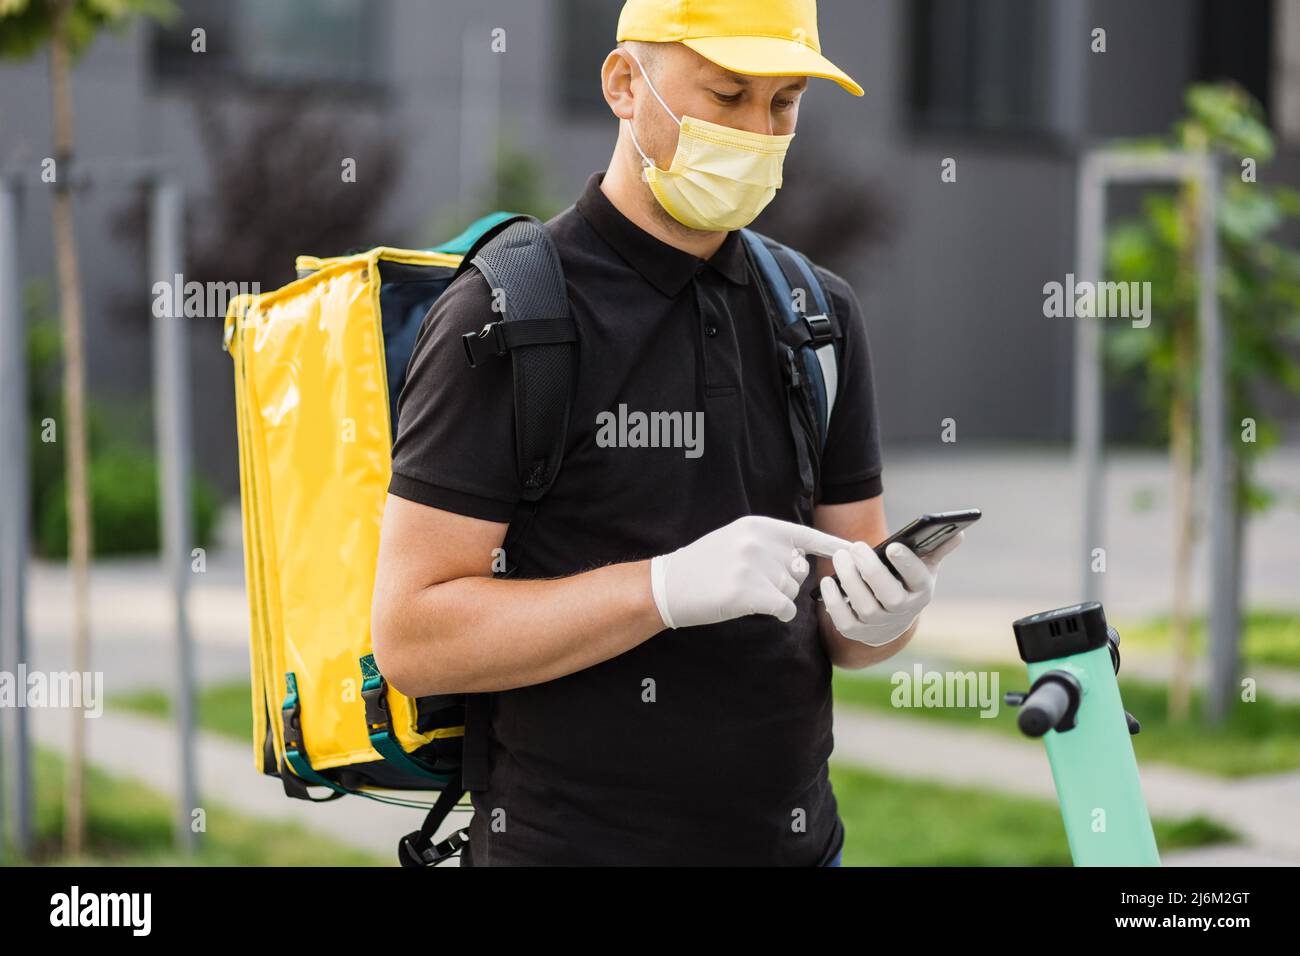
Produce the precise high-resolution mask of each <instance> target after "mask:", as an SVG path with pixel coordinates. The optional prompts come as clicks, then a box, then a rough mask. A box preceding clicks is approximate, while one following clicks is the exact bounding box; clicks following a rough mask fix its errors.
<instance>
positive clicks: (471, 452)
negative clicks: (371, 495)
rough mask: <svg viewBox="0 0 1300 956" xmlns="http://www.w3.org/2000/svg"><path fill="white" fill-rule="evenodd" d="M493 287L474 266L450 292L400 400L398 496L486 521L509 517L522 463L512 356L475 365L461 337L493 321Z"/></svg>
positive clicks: (418, 349)
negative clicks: (518, 455) (517, 442)
mask: <svg viewBox="0 0 1300 956" xmlns="http://www.w3.org/2000/svg"><path fill="white" fill-rule="evenodd" d="M493 318H499V316H494V315H493V313H492V309H491V290H490V288H489V287H488V283H487V280H485V279H484V278H483V276H482V274H481V273H479V272H478V271H476V270H472V271H469V272H466V273H465V275H463V276H461V277H460V278H458V279H457V280H456V281H455V282H453V283H452V284H451V286H449V287H448V289H447V291H446V292H444V293H443V294H442V296H441V297H440V298H439V299H438V301H437V302H436V303H434V306H433V308H432V309H430V310H429V314H428V315H426V316H425V318H424V323H423V325H422V326H421V328H420V333H419V336H418V338H417V339H416V343H415V349H414V351H413V352H412V354H411V361H410V364H409V366H408V367H407V375H406V383H405V385H403V387H402V392H401V394H400V395H399V396H398V400H397V438H396V440H395V441H394V443H393V475H392V480H391V481H390V482H389V486H388V491H389V493H390V494H393V495H396V496H398V497H400V498H406V499H408V500H410V501H415V502H418V503H420V504H424V505H428V506H430V507H433V508H440V509H442V510H444V511H452V512H455V513H457V514H462V515H466V516H468V517H471V518H481V519H484V520H486V521H499V522H509V521H510V519H511V518H512V517H513V515H514V510H515V505H516V504H517V503H518V501H519V498H520V493H521V488H520V484H519V477H518V472H517V471H516V468H515V445H514V381H513V371H512V369H511V364H510V361H509V360H508V359H498V360H495V361H488V362H483V363H480V364H479V365H478V366H477V367H475V368H471V367H470V364H469V362H468V361H467V360H466V358H465V350H464V348H463V346H462V345H461V336H462V335H463V334H464V333H466V332H474V331H478V330H479V329H480V328H482V327H483V325H484V323H485V322H489V321H492V319H493Z"/></svg>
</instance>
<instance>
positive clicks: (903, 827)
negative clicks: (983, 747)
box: [831, 763, 1238, 866]
mask: <svg viewBox="0 0 1300 956" xmlns="http://www.w3.org/2000/svg"><path fill="white" fill-rule="evenodd" d="M831 781H832V783H833V784H834V787H835V797H836V799H837V801H838V803H839V809H840V817H841V818H842V819H843V821H844V829H845V844H844V865H845V866H1069V865H1070V848H1069V846H1068V844H1067V843H1066V839H1065V831H1064V829H1063V828H1062V825H1061V814H1060V811H1059V809H1058V808H1057V806H1056V804H1055V803H1052V802H1050V801H1045V800H1035V799H1032V798H1029V797H1010V796H1004V795H1002V794H996V793H991V792H989V791H987V790H977V789H970V788H965V787H961V788H958V787H947V786H943V785H941V784H933V783H923V782H917V781H911V780H900V779H897V778H895V777H887V776H882V775H880V774H877V773H872V772H870V771H866V770H859V769H857V768H853V767H846V766H844V765H843V764H839V763H833V764H832V765H831ZM1154 827H1155V833H1156V843H1157V845H1158V846H1159V847H1160V850H1161V852H1165V853H1167V852H1169V851H1170V850H1175V849H1185V848H1188V847H1197V846H1205V845H1208V844H1212V843H1224V842H1232V841H1235V840H1236V839H1238V838H1237V836H1236V835H1235V834H1234V833H1233V832H1232V831H1231V830H1228V829H1227V828H1225V827H1222V826H1220V825H1219V824H1217V823H1214V822H1212V821H1210V820H1207V819H1205V818H1204V817H1192V818H1188V819H1185V820H1175V821H1170V820H1156V821H1155V822H1154Z"/></svg>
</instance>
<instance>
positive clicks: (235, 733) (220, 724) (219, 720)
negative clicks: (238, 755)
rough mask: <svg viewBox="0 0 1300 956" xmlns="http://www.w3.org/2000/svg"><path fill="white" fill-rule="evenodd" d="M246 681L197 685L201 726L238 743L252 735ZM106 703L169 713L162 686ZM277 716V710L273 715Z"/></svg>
mask: <svg viewBox="0 0 1300 956" xmlns="http://www.w3.org/2000/svg"><path fill="white" fill-rule="evenodd" d="M250 701H251V697H250V692H249V689H248V685H247V684H245V683H243V682H242V681H231V682H229V683H225V684H212V685H209V686H207V687H203V688H200V690H199V700H198V710H197V716H196V719H197V721H198V725H199V729H200V730H208V731H211V732H212V733H216V734H221V735H222V736H223V737H231V738H234V739H235V740H238V741H240V742H241V743H243V742H247V741H250V740H252V739H253V711H252V704H251V702H250ZM108 706H109V707H112V708H120V709H122V710H130V711H134V712H136V713H138V714H143V715H145V716H147V717H159V718H164V719H165V718H167V717H170V716H171V711H172V704H171V698H170V697H169V696H168V695H167V694H166V693H165V692H164V691H161V690H139V691H132V692H131V693H129V694H118V695H115V696H112V697H109V699H108ZM276 716H277V717H278V716H279V715H278V714H277V715H276Z"/></svg>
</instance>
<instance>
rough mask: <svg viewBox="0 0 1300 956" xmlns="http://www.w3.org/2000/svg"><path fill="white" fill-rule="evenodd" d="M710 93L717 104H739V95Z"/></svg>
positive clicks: (713, 91) (715, 91) (714, 91)
mask: <svg viewBox="0 0 1300 956" xmlns="http://www.w3.org/2000/svg"><path fill="white" fill-rule="evenodd" d="M710 92H712V93H713V95H714V96H715V97H717V98H718V102H719V103H736V102H739V100H740V97H741V94H740V93H719V92H718V91H717V90H711V91H710Z"/></svg>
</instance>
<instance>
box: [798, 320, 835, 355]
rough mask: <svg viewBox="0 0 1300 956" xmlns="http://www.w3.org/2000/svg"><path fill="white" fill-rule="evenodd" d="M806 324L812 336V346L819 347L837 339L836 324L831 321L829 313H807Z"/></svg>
mask: <svg viewBox="0 0 1300 956" xmlns="http://www.w3.org/2000/svg"><path fill="white" fill-rule="evenodd" d="M803 321H804V324H805V325H807V326H808V332H809V334H810V335H811V336H812V343H811V344H812V347H813V348H819V347H821V346H823V345H825V344H826V343H827V342H833V341H834V340H835V326H834V325H833V324H832V323H831V318H830V316H829V315H826V314H825V313H822V314H821V315H805V316H804V317H803Z"/></svg>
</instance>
